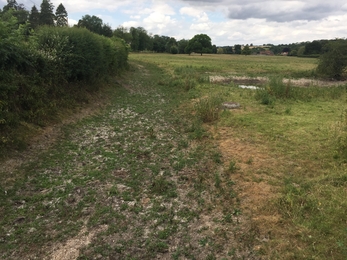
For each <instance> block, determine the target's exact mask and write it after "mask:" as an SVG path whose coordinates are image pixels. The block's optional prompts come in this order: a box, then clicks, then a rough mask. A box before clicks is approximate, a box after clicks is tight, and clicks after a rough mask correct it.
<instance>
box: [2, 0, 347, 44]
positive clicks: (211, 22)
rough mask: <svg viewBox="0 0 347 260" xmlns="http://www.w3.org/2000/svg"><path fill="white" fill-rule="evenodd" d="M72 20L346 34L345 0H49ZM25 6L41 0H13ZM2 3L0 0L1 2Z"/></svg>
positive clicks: (171, 32)
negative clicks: (88, 17)
mask: <svg viewBox="0 0 347 260" xmlns="http://www.w3.org/2000/svg"><path fill="white" fill-rule="evenodd" d="M51 1H52V3H53V4H54V6H55V7H57V6H58V5H59V4H60V3H63V5H64V6H65V8H66V10H67V12H68V15H69V24H70V25H73V24H76V23H77V21H78V20H79V19H81V18H82V16H83V15H86V14H89V15H97V16H99V17H100V18H101V19H103V21H104V22H105V23H109V24H110V25H111V26H112V28H117V27H118V26H119V25H123V26H124V27H127V28H129V27H143V28H145V29H146V30H147V31H148V32H149V33H152V34H159V35H166V36H172V37H175V38H177V40H179V39H182V38H185V39H189V38H191V37H193V36H194V35H195V34H197V33H205V34H207V35H209V36H210V37H211V38H212V41H213V43H214V44H216V45H234V44H246V43H249V44H250V43H253V44H263V43H274V44H279V43H292V42H301V41H312V40H316V39H332V38H342V37H346V35H347V27H346V26H345V24H347V4H346V1H345V0H334V1H328V2H327V1H323V0H264V1H258V0H243V1H242V2H241V1H239V0H167V1H162V0H136V1H135V0H122V1H115V0H97V1H95V0H75V1H73V2H72V1H65V2H64V1H62V0H59V1H58V0H51ZM17 2H18V3H23V4H24V5H25V7H26V8H27V9H28V10H30V9H31V7H32V6H33V4H34V3H35V5H36V7H38V8H39V7H40V4H41V2H42V0H17ZM5 4H7V1H6V0H0V8H2V6H4V5H5Z"/></svg>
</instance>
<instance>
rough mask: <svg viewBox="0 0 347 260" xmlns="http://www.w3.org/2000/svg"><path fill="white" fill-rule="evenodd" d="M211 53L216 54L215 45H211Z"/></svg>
mask: <svg viewBox="0 0 347 260" xmlns="http://www.w3.org/2000/svg"><path fill="white" fill-rule="evenodd" d="M212 53H214V54H216V53H217V46H216V45H215V44H213V45H212Z"/></svg>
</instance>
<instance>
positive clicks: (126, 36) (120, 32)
mask: <svg viewBox="0 0 347 260" xmlns="http://www.w3.org/2000/svg"><path fill="white" fill-rule="evenodd" d="M113 35H114V36H116V37H118V38H121V39H123V40H124V41H125V42H126V43H130V42H131V39H132V37H131V34H130V33H129V31H128V29H127V28H125V27H123V26H119V27H118V28H117V29H116V30H114V31H113Z"/></svg>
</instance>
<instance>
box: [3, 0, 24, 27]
mask: <svg viewBox="0 0 347 260" xmlns="http://www.w3.org/2000/svg"><path fill="white" fill-rule="evenodd" d="M8 11H11V15H13V16H14V17H16V18H17V24H25V23H26V22H27V21H28V16H29V12H28V11H27V10H25V7H24V5H23V4H18V3H17V1H16V0H7V5H5V6H4V7H3V12H8Z"/></svg>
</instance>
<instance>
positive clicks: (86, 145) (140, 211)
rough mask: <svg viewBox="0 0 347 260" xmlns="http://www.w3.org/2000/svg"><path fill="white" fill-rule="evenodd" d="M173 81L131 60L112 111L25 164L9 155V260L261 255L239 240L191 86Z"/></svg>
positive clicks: (5, 178)
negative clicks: (193, 107) (189, 107)
mask: <svg viewBox="0 0 347 260" xmlns="http://www.w3.org/2000/svg"><path fill="white" fill-rule="evenodd" d="M170 78H171V76H169V75H166V74H165V73H164V72H163V70H162V69H159V68H158V67H156V66H153V65H151V64H149V63H141V62H139V61H136V62H134V61H133V62H132V63H131V70H130V71H129V72H128V73H127V75H124V76H123V77H122V78H121V79H118V80H117V84H115V85H114V86H113V87H112V89H113V91H109V95H110V96H109V104H108V105H107V106H106V107H104V108H102V109H100V110H99V111H98V112H97V113H96V114H94V115H91V116H89V117H85V118H83V119H81V120H79V121H77V122H75V123H70V124H65V125H64V126H62V134H61V135H60V136H59V137H57V139H56V140H57V141H56V142H55V143H53V144H52V145H51V147H49V148H48V149H42V150H34V151H32V154H35V155H32V156H31V157H27V158H23V159H22V163H21V165H19V166H18V167H17V166H16V165H11V161H6V167H4V168H2V169H1V177H0V178H1V189H0V191H1V192H0V194H1V195H0V196H1V202H0V210H1V216H3V217H2V218H1V219H0V223H1V237H0V256H1V258H4V259H23V258H40V259H46V258H47V259H51V258H69V259H70V258H71V259H76V258H78V259H105V258H110V259H140V258H141V259H154V258H161V259H170V258H174V259H181V258H196V259H215V258H217V257H220V256H221V257H227V256H228V254H229V252H233V254H234V255H236V256H238V257H246V258H247V257H250V256H252V257H256V254H257V253H256V251H255V250H254V249H253V247H252V242H251V241H248V240H247V241H244V242H240V241H239V239H238V238H239V237H240V236H241V234H242V235H243V233H244V232H243V230H244V227H243V226H242V225H240V223H239V222H238V221H237V219H238V216H236V215H235V214H234V212H235V211H237V209H238V208H239V205H238V202H237V200H236V196H235V194H236V192H235V191H234V193H233V194H234V196H230V193H231V190H232V186H230V187H229V188H228V190H227V188H226V184H225V176H223V171H220V169H219V167H220V165H221V158H220V157H221V156H220V155H218V153H219V151H218V149H217V147H216V146H214V145H213V143H212V142H210V140H209V139H208V136H207V135H206V133H207V132H206V130H204V129H203V128H202V125H201V123H200V124H198V125H197V126H195V127H194V129H192V126H191V121H190V119H192V114H191V113H190V111H185V110H184V109H182V105H183V104H184V103H186V102H187V101H188V100H189V97H190V94H189V91H188V92H187V89H186V88H185V87H184V86H183V87H182V86H176V87H175V86H172V85H170ZM199 129H200V130H199ZM199 131H201V133H199ZM18 160H20V159H18ZM213 183H215V185H213ZM211 184H212V185H211ZM205 238H208V240H206V241H207V242H206V243H202V242H201V241H202V240H203V239H205Z"/></svg>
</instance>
